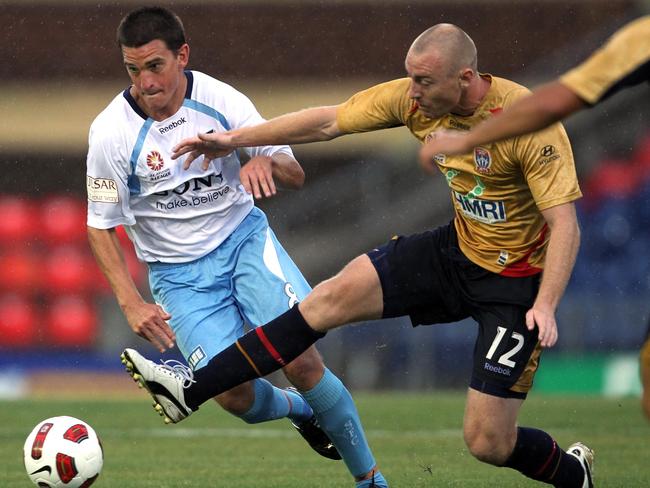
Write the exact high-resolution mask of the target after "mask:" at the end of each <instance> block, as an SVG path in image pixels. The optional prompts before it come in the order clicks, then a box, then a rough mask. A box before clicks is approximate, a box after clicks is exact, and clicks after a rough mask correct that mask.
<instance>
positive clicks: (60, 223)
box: [40, 195, 86, 245]
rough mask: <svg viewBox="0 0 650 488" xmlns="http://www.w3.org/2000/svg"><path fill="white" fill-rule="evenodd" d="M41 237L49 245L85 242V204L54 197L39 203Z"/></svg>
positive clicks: (80, 201)
mask: <svg viewBox="0 0 650 488" xmlns="http://www.w3.org/2000/svg"><path fill="white" fill-rule="evenodd" d="M40 224H41V237H42V238H43V239H44V240H45V241H46V243H48V244H50V245H59V244H68V243H74V242H81V241H83V242H85V241H86V203H85V202H84V201H83V200H81V199H79V198H74V197H69V196H63V195H56V196H52V197H49V198H47V199H45V200H43V202H42V203H41V207H40Z"/></svg>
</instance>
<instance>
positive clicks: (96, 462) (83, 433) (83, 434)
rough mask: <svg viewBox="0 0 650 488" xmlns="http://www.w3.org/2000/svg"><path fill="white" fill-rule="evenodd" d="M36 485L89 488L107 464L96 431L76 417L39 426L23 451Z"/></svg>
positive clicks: (31, 477)
mask: <svg viewBox="0 0 650 488" xmlns="http://www.w3.org/2000/svg"><path fill="white" fill-rule="evenodd" d="M23 451H24V456H25V458H24V459H25V469H26V470H27V475H28V476H29V479H31V480H32V482H33V483H34V484H35V485H37V486H40V487H44V488H87V487H88V486H90V485H92V484H93V483H94V481H95V480H96V479H97V477H98V476H99V472H100V471H101V470H102V465H103V464H104V453H103V451H102V445H101V442H100V440H99V437H97V434H96V433H95V431H94V430H93V428H92V427H91V426H90V425H88V424H87V423H85V422H83V421H81V420H79V419H76V418H74V417H65V416H63V417H52V418H49V419H45V420H43V421H42V422H39V423H38V425H36V427H34V430H32V432H31V433H30V434H29V435H28V436H27V440H26V441H25V447H24V449H23Z"/></svg>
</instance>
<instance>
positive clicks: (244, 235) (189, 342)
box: [149, 207, 311, 369]
mask: <svg viewBox="0 0 650 488" xmlns="http://www.w3.org/2000/svg"><path fill="white" fill-rule="evenodd" d="M149 283H150V285H151V291H152V293H153V296H154V299H155V300H156V302H157V303H159V304H160V305H161V306H162V307H163V308H164V309H165V310H166V311H167V312H168V313H169V314H171V316H172V318H171V320H170V321H169V323H170V325H171V327H172V329H173V330H174V333H175V334H176V343H177V345H178V347H179V349H180V351H181V353H182V354H183V356H185V359H186V360H187V362H188V364H189V365H190V366H191V367H192V368H193V369H198V368H200V367H202V366H205V364H206V363H207V362H208V361H209V360H210V359H211V358H212V357H214V356H215V355H216V354H217V353H219V352H220V351H222V350H223V349H225V348H226V347H228V346H229V345H231V344H232V343H233V342H235V340H236V339H237V338H239V337H241V336H242V335H243V334H244V332H245V325H244V324H247V325H248V326H249V327H258V326H260V325H263V324H265V323H266V322H269V321H270V320H272V319H274V318H275V317H277V316H278V315H280V314H282V313H284V312H286V311H287V310H288V309H289V308H291V307H292V306H293V305H295V304H296V303H297V302H299V301H301V300H302V299H304V298H305V297H306V296H307V294H308V293H309V292H310V291H311V288H310V286H309V284H308V283H307V281H306V280H305V278H304V277H303V276H302V273H301V272H300V270H299V269H298V267H297V266H296V265H295V264H294V262H293V261H292V260H291V258H290V257H289V255H288V254H287V252H286V251H285V250H284V249H283V248H282V245H281V244H280V243H279V242H278V240H277V238H276V237H275V234H274V233H273V231H272V230H271V228H270V227H269V224H268V220H267V219H266V215H264V212H262V211H261V210H260V209H258V208H256V207H254V208H253V210H251V212H250V213H249V214H248V215H247V216H246V218H245V219H244V220H243V222H242V223H241V224H239V226H238V227H237V228H236V229H235V231H234V232H233V233H232V234H231V235H230V236H229V237H228V238H227V239H226V240H225V241H224V242H223V243H222V244H221V245H220V246H219V247H218V248H217V249H215V250H214V251H212V252H211V253H210V254H208V255H206V256H204V257H202V258H200V259H197V260H196V261H191V262H189V263H149Z"/></svg>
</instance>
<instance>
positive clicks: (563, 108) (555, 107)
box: [420, 81, 585, 168]
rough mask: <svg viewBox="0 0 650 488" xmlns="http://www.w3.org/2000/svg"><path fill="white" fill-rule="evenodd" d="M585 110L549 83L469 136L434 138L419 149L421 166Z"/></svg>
mask: <svg viewBox="0 0 650 488" xmlns="http://www.w3.org/2000/svg"><path fill="white" fill-rule="evenodd" d="M584 106H585V102H584V101H583V100H582V99H581V98H580V97H578V95H576V94H575V93H574V92H573V91H571V90H570V89H569V88H567V87H566V86H564V85H563V84H562V83H560V82H559V81H553V82H551V83H547V84H545V85H542V86H541V87H540V88H538V89H537V90H535V92H533V94H532V95H529V96H526V97H524V98H521V99H520V100H518V101H516V102H515V103H514V104H512V105H511V106H510V107H508V108H507V109H505V110H504V111H503V112H501V113H500V114H498V115H495V116H494V117H491V118H490V119H489V120H487V121H485V122H483V123H482V124H480V125H478V126H476V127H475V128H474V129H472V130H471V131H469V132H466V133H460V132H458V131H453V132H450V131H445V132H441V133H435V134H433V136H432V139H431V140H430V141H429V142H427V143H426V144H425V145H424V146H422V148H421V149H420V163H421V164H422V165H423V166H424V167H425V168H426V167H427V166H431V165H432V161H433V157H434V156H435V155H436V154H441V153H442V154H446V155H452V154H465V153H468V152H471V151H472V149H473V148H475V147H476V146H480V145H482V144H487V143H490V142H496V141H500V140H503V139H508V138H511V137H515V136H519V135H522V134H527V133H529V132H535V131H538V130H541V129H544V128H546V127H548V126H549V125H551V124H553V123H555V122H558V121H560V120H562V119H564V118H565V117H567V116H569V115H570V114H572V113H574V112H576V111H578V110H580V109H581V108H583V107H584Z"/></svg>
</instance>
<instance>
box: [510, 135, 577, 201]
mask: <svg viewBox="0 0 650 488" xmlns="http://www.w3.org/2000/svg"><path fill="white" fill-rule="evenodd" d="M513 147H514V151H515V153H516V154H515V157H516V158H517V159H518V160H519V162H520V164H521V168H522V171H523V174H524V177H525V179H526V181H527V183H528V187H529V188H530V191H531V193H532V195H533V199H534V200H535V203H536V205H537V208H539V209H540V210H545V209H547V208H551V207H555V206H557V205H561V204H563V203H567V202H571V201H574V200H577V199H578V198H580V197H581V196H582V193H581V192H580V186H579V185H578V177H577V175H576V169H575V163H574V160H573V151H572V150H571V144H570V142H569V138H568V136H567V134H566V131H565V130H564V127H563V126H562V125H561V124H559V123H558V124H554V125H552V126H551V127H549V128H547V129H545V130H543V131H539V132H534V133H532V134H528V135H525V136H521V137H518V138H516V139H515V141H514V144H513Z"/></svg>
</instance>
